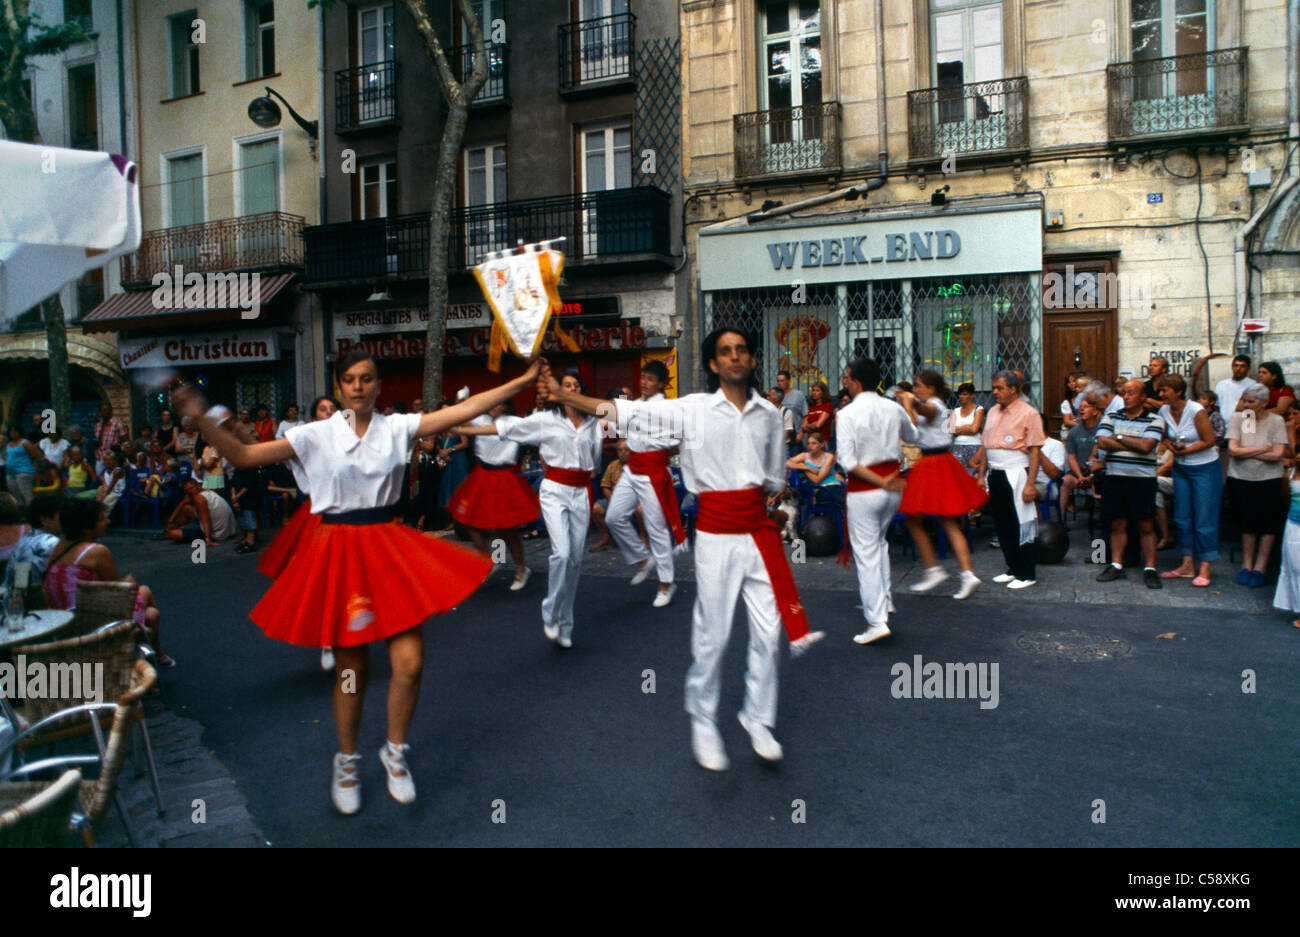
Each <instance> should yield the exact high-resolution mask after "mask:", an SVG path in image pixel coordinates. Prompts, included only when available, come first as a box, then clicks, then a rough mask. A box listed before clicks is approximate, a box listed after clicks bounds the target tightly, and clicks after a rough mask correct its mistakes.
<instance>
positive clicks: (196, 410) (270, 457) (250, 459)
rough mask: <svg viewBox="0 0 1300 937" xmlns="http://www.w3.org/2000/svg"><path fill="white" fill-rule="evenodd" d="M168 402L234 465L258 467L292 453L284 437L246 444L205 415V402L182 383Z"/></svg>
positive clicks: (238, 466)
mask: <svg viewBox="0 0 1300 937" xmlns="http://www.w3.org/2000/svg"><path fill="white" fill-rule="evenodd" d="M172 405H173V406H174V407H175V408H176V410H177V411H179V412H180V414H181V416H182V417H186V416H188V417H191V418H192V419H194V420H195V421H196V422H197V423H198V424H199V429H200V430H201V431H202V433H203V438H204V439H206V440H208V441H209V442H210V443H212V445H213V446H215V447H216V450H217V452H219V453H221V456H222V458H225V459H228V460H229V461H230V464H231V465H233V466H234V467H235V468H258V467H260V466H263V465H273V464H274V463H276V462H283V461H284V460H285V459H288V458H291V457H292V456H293V455H294V454H295V453H294V451H293V446H291V445H289V440H287V439H276V440H273V441H271V442H259V443H246V442H244V440H242V439H241V438H239V437H238V436H236V435H235V434H234V433H232V432H231V431H230V430H228V429H226V428H225V427H224V426H222V425H221V424H220V423H218V422H217V421H216V420H214V419H212V417H210V416H208V415H207V409H208V404H207V401H206V400H204V399H203V395H202V394H200V393H199V392H198V391H197V390H195V389H194V388H193V387H189V386H183V387H178V388H177V389H176V390H174V391H172Z"/></svg>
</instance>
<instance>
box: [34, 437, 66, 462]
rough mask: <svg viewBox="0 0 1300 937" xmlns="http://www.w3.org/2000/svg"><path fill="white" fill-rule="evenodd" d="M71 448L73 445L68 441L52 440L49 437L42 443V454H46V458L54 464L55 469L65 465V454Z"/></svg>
mask: <svg viewBox="0 0 1300 937" xmlns="http://www.w3.org/2000/svg"><path fill="white" fill-rule="evenodd" d="M71 446H72V443H70V442H68V441H67V440H66V439H50V438H49V437H48V436H47V437H45V438H43V439H42V440H41V442H40V447H41V452H44V453H45V458H47V459H49V460H50V461H51V462H53V463H54V467H55V468H58V467H59V466H60V465H62V464H63V453H65V452H67V451H68V449H69V448H70V447H71Z"/></svg>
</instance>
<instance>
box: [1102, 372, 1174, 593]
mask: <svg viewBox="0 0 1300 937" xmlns="http://www.w3.org/2000/svg"><path fill="white" fill-rule="evenodd" d="M1120 395H1121V396H1122V397H1123V398H1124V407H1123V409H1121V410H1115V411H1113V412H1111V413H1108V414H1106V416H1105V417H1103V418H1102V421H1101V423H1100V424H1099V425H1098V427H1097V448H1098V450H1100V451H1102V452H1104V453H1105V454H1106V474H1105V478H1104V479H1103V482H1102V488H1101V511H1102V522H1103V523H1109V524H1110V557H1111V564H1110V565H1109V566H1107V567H1106V568H1105V569H1104V570H1102V572H1101V573H1100V574H1099V575H1098V576H1097V581H1098V582H1111V581H1112V580H1115V579H1123V578H1125V574H1124V548H1125V547H1127V546H1128V522H1129V521H1130V520H1133V521H1137V525H1138V532H1139V535H1140V537H1141V540H1142V561H1143V565H1144V567H1145V569H1144V571H1143V573H1142V578H1143V581H1145V583H1146V586H1147V588H1148V589H1159V588H1161V582H1160V577H1159V576H1158V575H1156V528H1155V516H1156V449H1157V447H1159V445H1160V440H1161V438H1162V437H1163V436H1164V424H1163V422H1162V421H1161V419H1160V417H1159V416H1157V415H1156V414H1155V413H1151V412H1149V411H1147V410H1146V408H1145V407H1144V406H1143V404H1144V403H1145V402H1146V394H1145V393H1144V389H1143V385H1142V382H1141V381H1126V382H1125V383H1124V384H1122V385H1120Z"/></svg>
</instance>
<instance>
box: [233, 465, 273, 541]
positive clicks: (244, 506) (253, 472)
mask: <svg viewBox="0 0 1300 937" xmlns="http://www.w3.org/2000/svg"><path fill="white" fill-rule="evenodd" d="M264 488H265V482H264V480H263V478H262V470H261V469H259V468H237V469H235V475H234V478H233V480H232V481H231V485H230V506H231V507H232V508H234V511H235V514H236V516H237V517H238V518H239V530H240V533H241V534H242V535H243V542H242V543H240V544H239V546H237V547H235V552H236V553H255V552H256V551H257V514H258V511H259V509H260V508H261V506H262V494H263V493H264Z"/></svg>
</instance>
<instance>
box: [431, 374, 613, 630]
mask: <svg viewBox="0 0 1300 937" xmlns="http://www.w3.org/2000/svg"><path fill="white" fill-rule="evenodd" d="M560 384H561V386H562V387H564V389H565V390H568V391H571V392H573V393H576V394H583V395H585V394H586V393H587V388H586V385H585V384H584V383H583V380H582V377H581V376H580V375H579V374H578V369H577V368H570V369H569V370H567V371H565V372H564V377H563V378H561V380H560ZM455 432H457V433H460V434H461V435H462V436H500V437H501V438H502V439H504V440H508V441H510V442H516V443H520V444H522V445H525V446H537V447H538V449H540V450H541V456H542V461H543V462H545V463H546V477H545V478H544V479H542V485H541V488H540V490H539V491H538V497H539V501H540V502H541V510H542V522H543V523H544V524H545V525H546V535H547V536H548V537H550V540H551V558H550V566H549V580H548V583H547V589H546V598H545V599H543V600H542V631H543V632H545V634H546V637H548V638H550V639H551V640H552V641H555V642H556V643H557V644H559V645H560V647H565V648H567V647H573V603H574V600H575V599H576V598H577V596H578V575H579V573H581V571H582V555H583V553H584V552H585V547H586V542H587V526H588V524H590V522H591V506H592V502H593V495H592V492H591V481H592V478H593V476H594V475H595V474H596V470H597V469H599V468H600V450H601V443H602V439H601V431H600V421H599V420H597V419H596V418H595V417H593V416H587V415H586V414H584V413H582V412H581V411H580V410H578V409H576V408H574V407H571V406H568V405H565V406H558V405H549V406H548V407H547V408H546V409H545V410H542V411H541V412H540V413H534V414H533V415H532V416H528V417H525V418H524V419H522V420H512V421H510V422H508V423H504V422H502V423H493V424H489V425H486V426H460V427H457V428H456V430H455Z"/></svg>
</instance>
